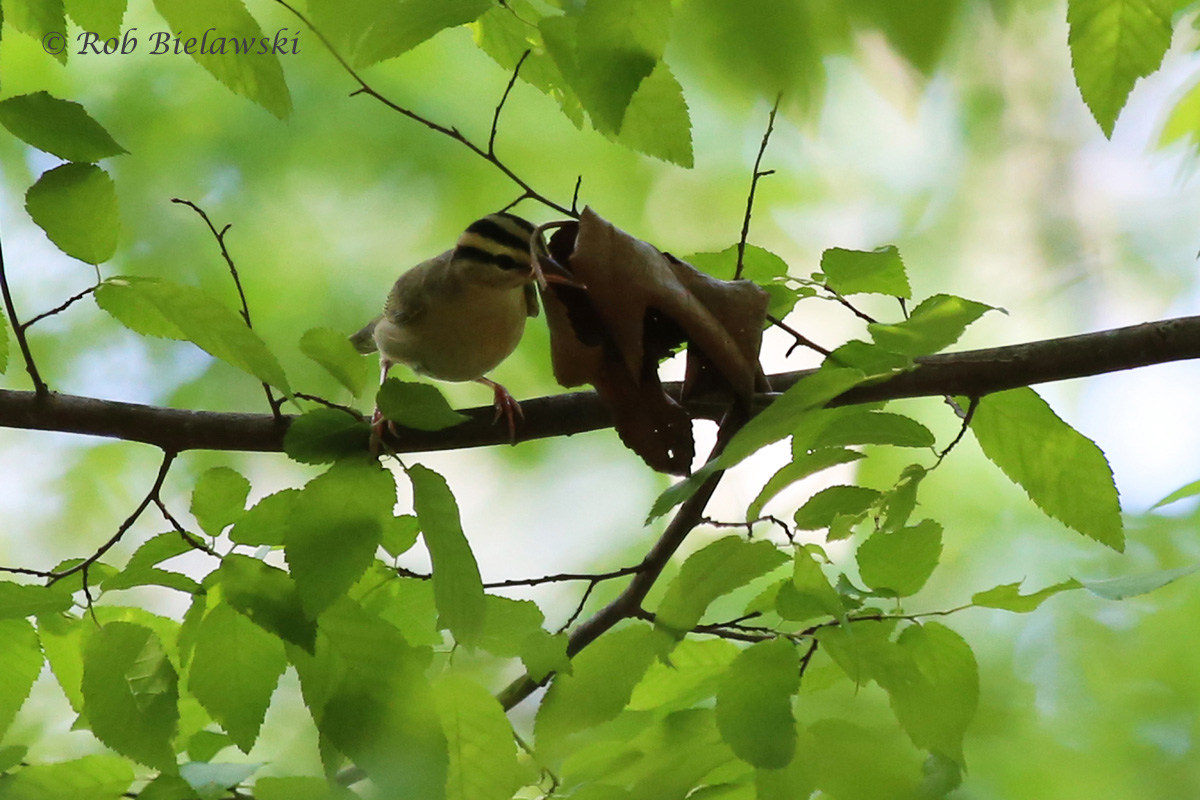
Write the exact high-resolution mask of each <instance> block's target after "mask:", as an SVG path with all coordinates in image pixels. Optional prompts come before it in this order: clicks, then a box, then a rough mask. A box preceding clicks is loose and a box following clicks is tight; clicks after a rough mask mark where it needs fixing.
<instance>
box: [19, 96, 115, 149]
mask: <svg viewBox="0 0 1200 800" xmlns="http://www.w3.org/2000/svg"><path fill="white" fill-rule="evenodd" d="M0 125H3V126H4V127H6V128H8V130H9V133H11V134H12V135H13V136H16V137H17V138H18V139H20V140H22V141H23V142H25V143H26V144H30V145H33V146H34V147H36V148H37V149H39V150H44V151H45V152H47V153H51V154H53V155H56V156H58V157H59V158H61V159H63V160H65V161H80V162H94V161H99V160H100V159H102V158H108V157H109V156H117V155H121V154H122V153H127V152H129V151H127V150H126V149H125V148H123V147H121V145H119V144H117V143H116V142H115V141H113V138H112V137H111V136H109V134H108V131H106V130H104V127H103V126H102V125H101V124H100V123H99V122H96V120H94V119H92V117H91V116H90V115H89V114H88V113H87V111H85V110H84V108H83V106H81V105H79V103H74V102H71V101H70V100H60V99H58V98H57V97H52V96H51V95H50V94H49V93H47V92H34V93H33V94H23V95H18V96H17V97H10V98H8V99H7V100H5V101H3V102H0Z"/></svg>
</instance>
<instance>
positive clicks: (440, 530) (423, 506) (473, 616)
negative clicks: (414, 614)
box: [408, 464, 487, 647]
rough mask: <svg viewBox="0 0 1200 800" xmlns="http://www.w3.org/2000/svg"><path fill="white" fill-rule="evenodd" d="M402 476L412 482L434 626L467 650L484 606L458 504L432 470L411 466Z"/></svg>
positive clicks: (476, 637)
mask: <svg viewBox="0 0 1200 800" xmlns="http://www.w3.org/2000/svg"><path fill="white" fill-rule="evenodd" d="M408 477H409V478H410V479H411V480H412V487H413V508H414V510H415V511H416V513H417V519H418V520H420V523H421V533H422V534H423V536H424V539H425V546H426V547H427V548H429V560H430V561H432V562H433V597H434V600H435V601H436V603H437V610H438V618H439V622H440V624H441V626H442V627H444V628H449V629H450V633H451V634H453V635H454V638H455V640H456V641H458V642H459V643H461V644H465V645H467V646H468V647H472V646H474V645H476V644H478V643H479V639H480V637H481V636H482V635H483V631H484V624H485V618H486V613H487V606H486V604H485V602H484V597H483V581H482V579H481V578H480V577H479V565H478V564H476V563H475V555H474V554H473V553H472V552H471V545H470V544H468V543H467V537H466V536H464V535H463V530H462V522H461V521H460V520H459V516H458V503H457V502H455V500H454V495H453V494H452V493H451V492H450V487H449V486H447V485H446V479H445V478H443V477H442V476H441V475H439V474H437V473H436V472H434V471H433V470H431V469H428V468H427V467H424V466H422V465H420V464H414V465H413V466H412V467H409V469H408Z"/></svg>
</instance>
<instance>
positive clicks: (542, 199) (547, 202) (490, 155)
mask: <svg viewBox="0 0 1200 800" xmlns="http://www.w3.org/2000/svg"><path fill="white" fill-rule="evenodd" d="M275 2H276V3H278V4H279V5H281V6H283V7H284V8H286V9H287V10H288V11H290V12H292V14H293V15H294V16H295V17H296V18H297V19H299V20H300V21H301V22H302V23H304V26H305V27H307V28H308V29H309V30H310V31H312V32H313V34H314V35H315V36H316V37H317V38H318V39H320V40H321V44H323V45H325V49H327V50H328V51H329V52H330V54H331V55H333V57H334V59H335V60H336V61H337V62H338V64H340V65H341V67H342V69H343V70H345V71H346V74H348V75H349V76H350V77H351V78H353V79H354V81H355V82H356V83H357V84H358V87H359V88H357V89H355V90H354V91H353V92H351V93H350V96H351V97H354V96H355V95H360V94H365V95H367V96H369V97H373V98H375V99H376V100H378V101H379V102H380V103H383V105H385V106H387V107H388V108H390V109H391V110H393V111H395V112H396V113H398V114H402V115H403V116H405V117H408V118H409V119H411V120H412V121H413V122H416V123H418V124H420V125H424V126H425V127H426V128H429V129H430V130H431V131H434V132H435V133H440V134H441V135H443V136H446V137H449V138H450V139H453V140H454V141H456V142H458V143H459V144H461V145H462V146H463V147H466V148H467V149H468V150H470V151H471V152H472V153H474V154H475V155H477V156H479V157H480V158H482V159H483V160H484V161H486V162H488V163H489V164H491V165H492V166H493V167H495V168H496V169H498V170H500V172H502V173H503V174H504V176H505V177H506V178H508V179H509V180H510V181H512V182H513V183H515V184H516V185H517V186H518V187H520V189H521V190H522V191H523V192H524V193H525V195H524V196H525V197H526V198H528V199H530V200H536V201H537V202H539V203H541V204H542V205H544V206H546V207H547V208H550V209H553V210H554V211H557V212H558V213H560V214H566V215H567V216H569V217H572V218H574V219H578V218H579V214H577V213H574V212H572V211H571V210H569V209H567V208H565V207H563V206H561V205H559V204H558V203H555V202H554V201H553V200H551V199H549V198H548V197H546V196H545V195H543V194H540V193H539V192H537V191H536V190H535V189H534V188H533V187H532V186H530V185H529V184H528V183H526V182H525V181H524V180H522V179H521V178H520V177H519V176H518V175H517V174H516V173H515V172H513V171H512V169H510V168H509V166H508V165H507V164H505V163H504V162H503V161H501V160H500V159H499V158H498V157H497V156H496V154H495V153H494V152H493V151H492V141H491V139H489V142H488V147H487V149H484V148H482V147H480V146H479V145H477V144H475V143H474V142H472V141H471V140H470V139H468V138H467V137H466V136H463V134H462V133H461V132H460V131H459V130H458V129H457V128H447V127H446V126H445V125H439V124H438V123H436V122H434V121H433V120H431V119H428V118H426V117H423V116H421V115H420V114H418V113H416V112H415V111H410V110H409V109H407V108H405V107H404V106H401V105H399V104H397V103H395V102H393V101H392V100H389V99H388V98H387V97H384V96H383V95H382V94H380V93H379V92H378V91H376V90H375V89H374V88H373V87H372V86H371V85H370V84H369V83H367V82H366V81H365V80H363V78H362V76H361V75H359V74H358V71H357V70H355V69H354V67H352V66H350V62H348V61H347V60H346V59H345V58H343V57H342V56H341V54H340V53H338V51H337V48H335V47H334V46H333V42H331V41H329V39H328V38H327V37H326V36H325V34H323V33H321V31H319V30H317V28H316V27H314V26H313V24H312V22H310V21H309V19H308V17H306V16H305V15H304V14H302V13H301V12H300V11H299V10H298V9H296V8H295V7H294V6H292V5H291V4H289V3H288V2H287V0H275ZM522 60H524V57H522ZM519 66H520V65H519V64H518V67H519ZM512 80H513V81H514V82H515V81H516V71H514V73H513V79H512ZM509 88H511V83H510V86H509ZM507 94H508V92H507V91H506V92H505V95H507ZM500 105H501V106H503V105H504V101H503V100H501V102H500ZM496 117H497V119H498V118H499V108H497V113H496ZM494 124H495V123H494V121H493V125H494ZM494 138H495V128H494V127H493V130H492V139H494Z"/></svg>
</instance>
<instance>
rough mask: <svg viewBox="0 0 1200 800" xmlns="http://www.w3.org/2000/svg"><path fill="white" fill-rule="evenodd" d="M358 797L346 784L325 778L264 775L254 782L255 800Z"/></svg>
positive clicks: (342, 799) (346, 798)
mask: <svg viewBox="0 0 1200 800" xmlns="http://www.w3.org/2000/svg"><path fill="white" fill-rule="evenodd" d="M356 797H358V795H356V794H354V792H352V791H350V790H349V789H347V788H345V787H344V786H338V785H337V784H336V783H332V782H330V781H327V780H325V779H324V778H312V777H299V776H289V777H286V778H268V777H263V778H259V779H258V780H256V781H255V782H254V798H255V800H354V798H356Z"/></svg>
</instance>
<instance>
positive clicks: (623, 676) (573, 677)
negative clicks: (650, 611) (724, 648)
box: [534, 623, 666, 756]
mask: <svg viewBox="0 0 1200 800" xmlns="http://www.w3.org/2000/svg"><path fill="white" fill-rule="evenodd" d="M664 640H666V636H665V634H663V633H662V632H661V631H656V630H654V629H653V628H651V627H650V626H648V625H643V624H640V623H639V624H634V625H630V626H629V627H626V628H618V629H617V630H613V631H609V632H608V633H605V634H604V635H602V636H601V637H600V638H598V639H597V640H596V641H595V642H593V643H592V644H591V645H589V646H588V647H587V648H585V649H584V650H582V651H580V652H579V653H578V654H577V655H576V656H575V657H574V658H573V659H572V662H571V674H570V675H564V674H562V673H560V674H559V675H558V676H556V677H555V678H554V682H553V683H551V684H550V690H549V691H548V692H547V693H546V699H545V700H543V701H542V705H541V706H540V707H539V708H538V712H537V720H536V723H535V726H534V735H535V737H536V738H537V742H538V750H539V752H542V751H544V752H545V753H547V754H550V755H551V756H553V755H554V754H556V753H557V752H561V748H562V745H563V740H564V739H566V737H567V736H569V735H571V734H573V733H576V732H578V731H582V730H585V729H587V728H590V727H594V726H596V725H599V724H600V723H601V722H606V721H608V720H610V719H612V718H613V717H615V716H617V714H619V713H621V710H622V709H623V708H624V707H625V704H626V703H628V702H629V698H630V695H631V694H632V693H633V688H634V686H636V685H637V683H638V681H639V680H641V677H642V675H643V674H645V672H646V669H647V668H648V667H649V666H650V664H651V663H652V662H653V661H654V659H655V657H656V656H657V655H658V653H659V652H661V650H662V648H663V646H664V645H663V643H664Z"/></svg>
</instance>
